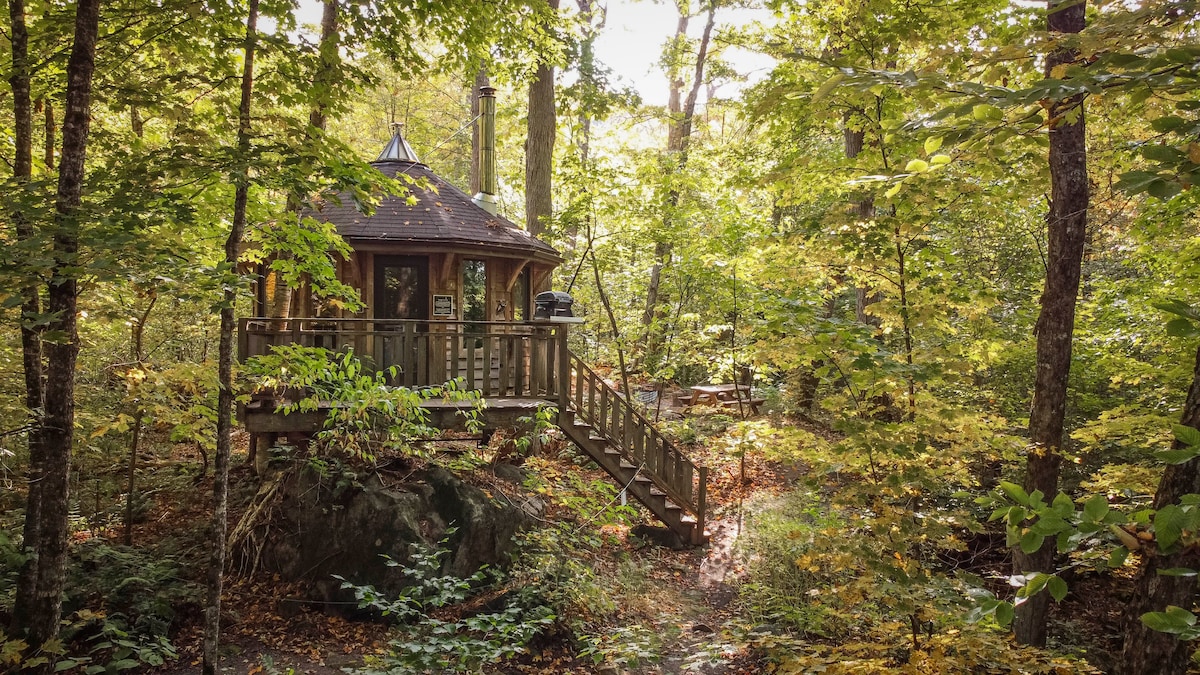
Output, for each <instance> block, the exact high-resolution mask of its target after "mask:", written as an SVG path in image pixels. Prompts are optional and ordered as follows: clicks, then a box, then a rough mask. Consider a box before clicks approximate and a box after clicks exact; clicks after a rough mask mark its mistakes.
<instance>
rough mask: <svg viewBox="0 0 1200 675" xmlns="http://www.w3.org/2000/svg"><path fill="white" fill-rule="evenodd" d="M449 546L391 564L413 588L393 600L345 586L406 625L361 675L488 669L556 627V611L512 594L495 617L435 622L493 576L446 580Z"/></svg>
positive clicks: (485, 614) (362, 603)
mask: <svg viewBox="0 0 1200 675" xmlns="http://www.w3.org/2000/svg"><path fill="white" fill-rule="evenodd" d="M450 534H452V532H451V533H448V534H447V537H449V536H450ZM446 541H447V539H443V540H442V542H441V544H440V545H439V547H438V548H437V549H434V550H429V549H421V548H419V547H414V551H413V552H412V555H411V556H410V558H409V564H408V565H406V566H403V565H401V564H400V563H397V562H395V561H393V560H390V559H389V560H388V564H389V565H391V566H395V567H403V570H402V571H403V573H404V576H405V577H407V578H408V579H410V580H411V582H412V583H411V585H410V586H406V587H405V588H403V589H402V590H401V591H400V592H399V594H397V596H396V597H394V598H393V597H385V596H384V595H382V594H381V593H379V592H378V591H377V590H376V589H375V588H374V587H372V586H358V585H355V584H352V583H350V582H347V581H345V580H343V584H342V587H343V588H348V589H351V590H352V591H353V592H354V595H355V597H356V598H357V599H358V601H359V607H360V608H363V609H368V608H369V609H374V610H377V611H379V612H380V613H382V614H383V615H384V616H388V617H392V618H394V619H395V620H397V621H398V622H401V623H402V624H404V625H403V626H402V627H401V629H400V635H399V637H397V638H396V639H394V640H392V641H391V642H389V643H388V645H389V651H388V653H387V654H385V655H384V656H381V657H378V658H377V659H374V660H373V661H372V662H369V663H368V667H367V668H365V669H363V670H362V671H360V672H362V673H364V674H367V675H373V674H376V673H431V672H437V673H444V672H475V671H478V670H479V669H480V668H481V667H482V666H483V665H484V664H488V663H495V662H498V661H500V660H502V659H506V658H511V657H513V656H515V655H517V654H521V653H523V652H524V651H525V646H526V645H528V644H529V642H530V641H532V640H533V639H534V638H535V637H537V635H539V634H540V633H541V632H542V631H543V630H545V629H546V627H547V626H549V625H551V624H552V623H554V620H555V616H554V613H553V611H552V610H551V609H550V608H549V607H547V606H546V605H545V604H542V603H541V602H538V601H537V598H536V595H533V594H530V593H515V594H512V595H511V597H510V598H509V602H508V603H507V606H505V607H504V608H502V609H499V610H495V611H484V612H480V613H477V614H473V615H464V616H462V617H460V618H458V619H454V620H447V619H441V618H435V617H433V616H431V613H432V612H433V611H434V610H438V609H442V608H446V607H449V606H451V605H454V604H458V603H461V602H462V601H464V600H466V599H467V598H468V597H470V596H471V595H472V594H473V593H474V592H475V591H476V590H478V588H479V587H480V586H482V585H484V584H485V583H486V581H487V578H488V576H489V573H490V572H489V570H487V569H486V568H485V569H481V570H480V571H478V572H476V573H475V574H473V575H472V576H471V577H469V578H467V579H461V578H458V577H454V576H447V575H442V574H441V570H442V567H443V563H444V560H445V558H446V556H447V555H448V554H449V549H447V548H446V547H445V543H446ZM339 578H340V577H339Z"/></svg>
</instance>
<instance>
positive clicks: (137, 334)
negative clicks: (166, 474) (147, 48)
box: [125, 108, 158, 546]
mask: <svg viewBox="0 0 1200 675" xmlns="http://www.w3.org/2000/svg"><path fill="white" fill-rule="evenodd" d="M134 110H137V108H134ZM157 302H158V294H157V293H155V292H154V291H150V301H149V302H148V303H147V304H146V309H145V311H143V312H142V314H141V315H140V316H139V317H138V318H137V321H135V322H134V324H133V327H132V328H131V329H130V338H132V342H133V348H132V350H131V351H132V354H131V356H133V362H134V364H135V365H136V366H137V368H138V369H139V370H140V369H142V368H144V367H145V364H144V363H143V361H145V359H146V350H145V337H146V322H147V321H149V320H150V312H152V311H154V305H155V304H156V303H157ZM145 416H146V410H145V409H144V408H142V407H141V405H135V406H134V410H133V432H132V433H131V434H130V438H129V465H128V466H127V467H126V481H125V545H126V546H133V498H134V490H135V489H136V487H137V458H138V452H140V451H141V445H142V426H143V424H142V418H144V417H145Z"/></svg>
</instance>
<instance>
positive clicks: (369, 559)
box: [259, 467, 529, 602]
mask: <svg viewBox="0 0 1200 675" xmlns="http://www.w3.org/2000/svg"><path fill="white" fill-rule="evenodd" d="M285 481H286V482H285V483H284V485H282V486H281V488H280V490H279V494H280V498H279V501H278V502H277V505H276V507H275V517H274V518H273V519H272V521H271V526H270V532H269V536H268V539H267V541H266V544H265V546H264V547H263V549H262V554H261V558H260V564H259V569H260V570H261V571H264V572H267V573H274V574H278V575H279V576H280V577H281V578H283V579H284V580H289V581H302V582H307V583H308V584H311V586H309V589H310V591H309V592H308V593H306V595H307V596H308V597H307V598H306V599H308V600H313V601H317V602H320V601H327V602H328V601H337V602H345V601H347V600H351V599H352V598H353V596H352V595H351V593H350V592H349V591H345V590H342V589H341V588H340V586H341V582H340V581H338V580H337V579H335V578H334V575H337V576H340V577H342V578H344V579H346V580H348V581H351V582H353V583H355V584H361V585H371V586H374V587H375V588H377V589H379V590H380V591H382V592H384V593H395V592H396V591H398V590H400V589H401V588H403V587H404V586H407V585H409V583H410V580H407V579H406V578H405V577H404V575H403V572H402V569H401V568H400V567H395V566H390V565H388V564H387V560H386V558H385V556H386V557H387V558H390V559H392V560H394V561H396V562H399V563H404V562H406V561H407V560H408V558H409V557H410V555H411V552H412V550H413V546H414V545H416V546H419V547H426V548H433V547H436V546H438V543H439V541H441V540H442V539H444V538H447V532H449V531H450V529H451V528H453V530H454V532H453V534H451V535H449V537H448V539H447V542H446V544H445V546H446V547H447V548H448V549H449V550H450V554H449V555H448V556H447V557H446V560H445V565H444V569H443V573H445V574H449V575H453V576H457V577H462V578H466V577H469V576H470V575H471V574H473V573H474V572H475V571H476V570H478V569H479V568H480V567H482V566H483V565H497V564H501V563H503V562H504V560H505V557H506V554H507V553H508V551H509V550H510V548H511V547H512V542H513V536H514V535H515V534H516V533H517V531H518V530H519V529H520V528H521V527H522V526H524V525H525V524H526V523H527V522H528V520H529V518H528V516H527V515H526V513H525V511H524V510H523V509H522V508H521V507H520V506H518V505H515V504H512V503H510V502H509V501H507V500H506V499H504V498H493V497H491V496H489V495H488V494H487V493H485V492H484V491H483V490H481V489H480V488H478V487H475V486H473V485H470V484H468V483H465V482H463V481H462V480H460V479H458V478H457V477H455V476H454V475H453V474H452V473H450V472H449V471H446V470H445V469H441V468H437V467H433V468H429V469H426V470H424V471H421V472H418V473H416V474H414V475H413V476H411V477H408V478H407V479H405V480H404V481H403V482H402V483H399V484H396V485H385V484H384V483H383V481H382V480H381V479H380V478H379V476H378V475H377V474H372V475H371V476H370V477H368V478H364V479H362V480H361V482H360V481H357V480H352V479H349V478H347V477H335V476H325V477H323V478H320V477H318V476H317V475H316V474H315V473H314V472H312V471H300V472H295V473H293V474H292V475H290V476H288V477H287V478H286V479H285Z"/></svg>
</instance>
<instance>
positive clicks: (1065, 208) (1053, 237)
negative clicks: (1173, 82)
mask: <svg viewBox="0 0 1200 675" xmlns="http://www.w3.org/2000/svg"><path fill="white" fill-rule="evenodd" d="M1048 6H1049V14H1048V17H1047V23H1048V27H1049V29H1050V31H1052V32H1059V33H1078V32H1080V31H1081V30H1083V27H1084V22H1085V16H1084V10H1085V6H1086V2H1078V1H1077V0H1050V2H1049V3H1048ZM1077 56H1078V55H1077V54H1076V53H1075V52H1074V51H1071V50H1064V49H1059V50H1056V51H1054V52H1052V53H1051V54H1050V55H1049V56H1048V57H1047V59H1046V77H1051V71H1052V70H1053V68H1054V67H1055V66H1058V65H1060V64H1063V63H1071V62H1073V61H1074V60H1075V59H1076V58H1077ZM1068 113H1069V115H1068ZM1049 116H1050V120H1051V121H1050V153H1049V163H1050V212H1049V214H1048V215H1047V217H1046V225H1047V238H1048V241H1049V250H1048V252H1047V264H1046V285H1045V289H1044V290H1043V291H1042V310H1041V314H1040V315H1039V316H1038V320H1037V325H1036V328H1035V331H1036V333H1037V374H1036V377H1035V381H1034V388H1033V405H1032V408H1031V410H1030V416H1029V437H1030V443H1031V447H1030V449H1029V454H1028V456H1027V458H1026V465H1025V489H1026V490H1027V491H1029V492H1033V491H1034V490H1040V491H1041V492H1042V493H1043V494H1045V495H1046V498H1047V499H1050V498H1052V497H1053V496H1054V495H1055V494H1056V493H1057V491H1058V470H1059V465H1060V464H1061V463H1062V454H1061V448H1062V436H1063V418H1064V416H1065V413H1066V403H1067V379H1068V376H1069V375H1070V371H1071V338H1072V334H1073V333H1074V330H1075V301H1076V298H1077V296H1078V294H1079V275H1080V266H1081V263H1082V260H1083V247H1084V244H1085V243H1086V240H1087V208H1088V175H1087V147H1086V138H1085V134H1084V132H1085V127H1084V117H1083V99H1082V97H1074V98H1070V99H1066V100H1062V101H1056V102H1054V103H1053V104H1052V105H1051V107H1050V110H1049ZM1054 547H1055V544H1054V541H1053V540H1049V539H1048V540H1047V541H1046V542H1045V543H1044V544H1043V545H1042V548H1041V549H1039V550H1037V551H1034V552H1033V553H1031V554H1026V553H1023V552H1021V550H1020V549H1019V548H1018V549H1016V550H1015V551H1014V553H1013V568H1014V572H1015V573H1016V574H1030V573H1033V572H1052V571H1053V569H1054ZM1049 602H1050V596H1049V593H1047V592H1046V591H1042V592H1040V593H1037V594H1036V595H1034V596H1032V597H1030V598H1028V599H1027V600H1026V601H1025V602H1023V603H1021V604H1020V605H1018V606H1017V611H1016V620H1015V622H1014V624H1013V632H1014V633H1015V636H1016V639H1017V642H1019V643H1021V644H1026V645H1034V646H1038V647H1041V646H1045V644H1046V611H1047V608H1048V607H1049Z"/></svg>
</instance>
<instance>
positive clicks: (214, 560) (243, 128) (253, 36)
mask: <svg viewBox="0 0 1200 675" xmlns="http://www.w3.org/2000/svg"><path fill="white" fill-rule="evenodd" d="M257 45H258V0H250V7H249V13H248V15H247V16H246V42H245V46H244V47H243V50H244V54H243V66H242V95H241V101H240V102H239V105H238V134H237V151H238V152H237V161H238V163H239V164H240V166H239V167H238V172H239V173H238V176H237V178H236V185H237V187H236V190H235V193H234V200H233V222H232V224H231V225H230V228H229V237H228V238H227V239H226V240H225V264H226V265H227V267H228V270H227V271H226V274H231V275H232V274H236V271H237V258H238V246H239V244H241V241H242V232H243V230H245V227H246V205H247V202H248V201H249V196H250V167H249V161H250V131H251V127H250V102H251V98H252V96H253V94H254V56H255V53H256V51H257V49H256V48H257ZM233 286H234V284H227V285H226V289H227V290H226V291H225V298H224V302H223V303H222V304H221V335H220V339H219V347H218V355H217V370H218V373H217V379H218V387H219V390H218V394H217V448H216V453H215V454H216V456H215V458H214V460H213V515H212V526H211V532H210V533H209V536H210V538H211V540H210V542H209V545H210V546H211V548H210V549H209V561H208V602H207V604H206V606H205V608H204V664H203V666H202V671H201V672H203V674H204V675H216V673H217V671H218V669H219V660H220V657H219V655H218V646H219V643H220V635H221V589H222V586H223V582H224V572H225V531H226V527H227V523H226V519H227V513H228V508H229V456H230V452H231V447H230V446H231V444H232V438H231V435H232V431H233V428H232V422H233V420H232V417H233V397H234V391H233V332H234V329H235V328H236V325H237V323H236V319H235V317H234V304H235V302H236V300H237V293H236V290H235V289H234V288H233Z"/></svg>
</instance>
